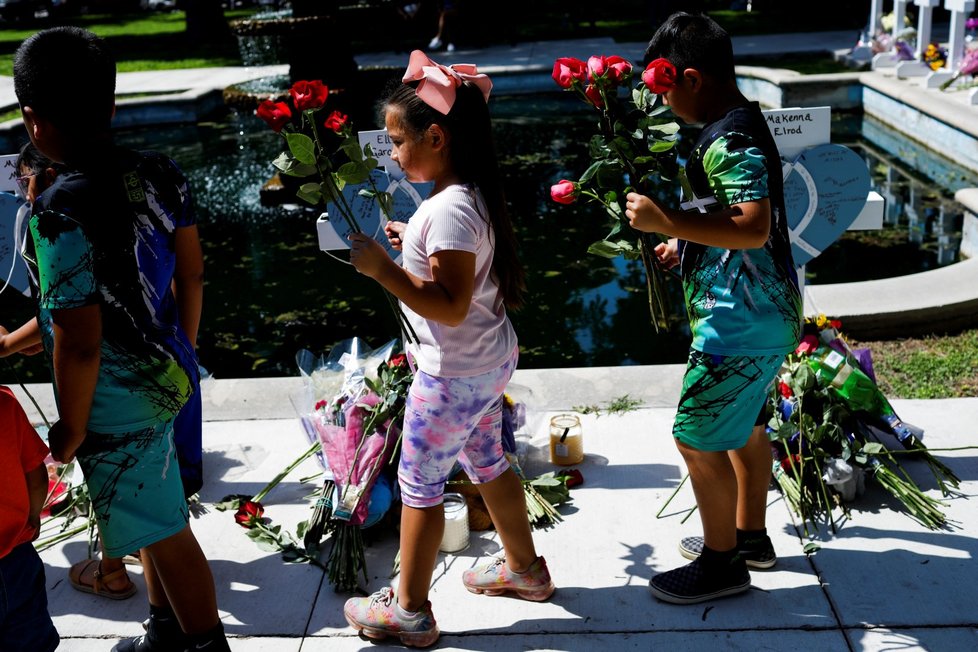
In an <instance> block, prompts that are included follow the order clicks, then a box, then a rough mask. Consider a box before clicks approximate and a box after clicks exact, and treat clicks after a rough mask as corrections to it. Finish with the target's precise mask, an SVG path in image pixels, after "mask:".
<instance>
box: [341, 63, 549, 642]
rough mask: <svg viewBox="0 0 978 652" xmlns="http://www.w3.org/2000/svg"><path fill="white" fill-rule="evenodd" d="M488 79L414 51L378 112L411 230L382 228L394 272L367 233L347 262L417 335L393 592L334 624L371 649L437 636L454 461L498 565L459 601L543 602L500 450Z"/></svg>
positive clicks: (502, 336) (545, 581) (504, 378)
mask: <svg viewBox="0 0 978 652" xmlns="http://www.w3.org/2000/svg"><path fill="white" fill-rule="evenodd" d="M491 88H492V82H491V81H490V80H489V78H488V77H487V76H486V75H484V74H480V73H478V71H477V70H476V69H475V66H471V65H464V64H458V65H455V66H443V65H439V64H437V63H435V62H434V61H431V60H430V59H428V57H427V56H425V54H424V53H423V52H421V51H420V50H415V51H414V52H412V53H411V60H410V63H409V64H408V69H407V72H406V73H405V74H404V77H403V83H402V84H398V85H397V86H396V88H395V89H394V90H393V91H392V92H391V93H390V95H389V96H388V97H387V98H386V99H385V100H384V102H383V109H384V114H385V123H386V126H387V131H388V133H389V135H390V139H391V143H392V144H393V150H392V153H391V156H392V158H393V159H394V161H396V162H397V164H398V165H399V166H400V167H401V169H402V170H403V171H404V174H405V176H406V178H407V179H408V180H410V181H416V182H422V181H431V182H433V183H434V186H433V188H432V191H431V194H430V195H429V196H428V197H427V198H426V199H425V201H424V202H422V204H421V205H420V206H419V207H418V210H417V212H415V214H414V215H413V216H412V217H411V220H410V221H409V222H408V223H407V224H405V223H403V222H390V223H388V226H387V234H388V238H389V240H390V242H391V244H392V245H393V246H394V247H395V248H396V249H398V250H401V251H403V253H404V256H403V267H402V266H401V265H399V264H397V263H395V262H394V261H393V260H392V259H391V258H390V256H389V255H388V254H387V251H386V250H385V249H384V248H383V247H381V246H380V244H379V243H378V242H376V241H375V240H373V239H372V238H370V237H369V236H366V235H364V234H354V235H352V236H351V237H350V239H351V241H352V249H351V254H350V261H351V262H352V263H353V265H354V266H355V267H356V268H357V270H358V271H359V272H361V273H362V274H365V275H367V276H369V277H371V278H373V279H374V280H376V281H377V282H378V283H380V284H381V285H382V286H383V287H384V288H386V289H387V290H388V291H389V292H391V293H392V294H393V295H395V296H396V297H397V298H398V299H400V301H401V304H402V305H403V307H404V312H405V315H406V316H407V319H408V321H409V322H410V324H411V325H412V327H413V328H414V330H415V332H416V333H417V336H418V337H417V341H415V342H413V343H411V344H410V346H409V349H408V352H409V356H410V359H411V360H412V361H413V363H414V364H416V365H417V371H416V372H415V374H414V377H413V380H412V383H411V390H410V392H409V395H408V398H407V403H406V405H405V411H404V432H403V437H402V448H401V457H400V464H399V467H398V472H397V478H398V483H399V485H400V488H401V500H402V503H403V509H402V510H401V553H400V554H401V561H400V567H401V571H400V581H399V582H398V585H397V591H396V592H395V591H394V589H393V588H391V587H384V588H383V589H381V590H380V591H378V592H377V593H374V594H373V595H372V596H370V597H367V598H351V599H350V600H348V601H347V602H346V605H345V607H344V615H345V616H346V619H347V622H349V623H350V625H351V626H352V627H354V628H355V629H357V630H358V631H362V632H363V633H364V634H365V635H367V636H369V637H373V638H384V637H386V636H396V637H397V638H399V639H400V640H401V642H402V643H404V644H405V645H409V646H413V647H427V646H429V645H433V644H434V643H435V642H436V641H437V640H438V636H439V631H438V625H437V624H436V622H435V618H434V615H433V614H432V611H431V603H430V602H429V601H428V590H429V587H430V585H431V576H432V572H433V570H434V566H435V560H436V559H437V555H438V547H439V544H440V543H441V539H442V534H443V532H444V528H445V514H444V506H443V499H444V491H445V483H446V481H447V480H448V479H449V476H450V474H451V472H452V469H453V467H454V466H455V461H456V460H458V461H459V463H460V464H461V465H462V467H463V468H464V469H465V472H466V474H467V475H468V476H469V477H470V478H471V479H472V481H473V482H474V483H475V484H476V486H477V488H478V489H479V493H480V494H481V496H482V498H483V500H484V501H485V503H486V505H487V507H488V508H489V513H490V514H491V516H492V521H493V523H494V524H495V526H496V530H497V531H498V532H499V536H500V538H501V539H502V543H503V550H504V551H505V556H504V557H501V558H498V559H496V560H494V561H492V562H491V563H489V564H485V565H481V566H477V567H475V568H473V569H470V570H468V571H466V572H465V573H464V574H463V576H462V582H463V584H464V585H465V588H467V589H468V590H469V591H471V592H473V593H482V594H486V595H499V594H502V593H515V594H516V595H518V596H519V597H521V598H523V599H526V600H534V601H541V600H546V599H548V598H549V597H550V596H551V594H553V592H554V584H553V582H552V581H551V579H550V572H549V570H548V569H547V563H546V561H545V560H544V558H543V557H541V556H538V555H537V553H536V549H535V548H534V544H533V536H532V533H531V531H530V523H529V520H528V518H527V513H526V501H525V498H524V492H523V486H522V483H521V482H520V479H519V477H518V476H517V475H516V473H515V472H514V470H513V469H512V467H511V466H510V465H509V462H508V460H507V458H506V455H505V453H504V451H503V441H502V438H503V434H502V430H503V426H502V406H503V391H504V390H505V388H506V384H507V383H508V382H509V380H510V378H511V377H512V374H513V371H514V370H515V368H516V363H517V358H518V356H519V347H518V342H517V337H516V332H515V331H514V330H513V326H512V323H511V322H510V320H509V317H508V315H507V308H508V307H514V306H518V305H519V303H520V299H521V296H522V293H523V288H524V285H523V268H522V265H521V264H520V261H519V259H518V258H517V255H516V254H517V250H516V241H515V238H514V235H513V228H512V224H511V223H510V220H509V216H508V215H507V213H506V205H505V201H504V197H503V192H502V186H501V180H500V176H499V168H498V164H497V162H496V157H495V151H494V147H493V141H492V123H491V119H490V115H489V108H488V104H487V102H488V99H489V91H490V89H491Z"/></svg>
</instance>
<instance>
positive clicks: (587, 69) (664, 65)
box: [550, 56, 679, 331]
mask: <svg viewBox="0 0 978 652" xmlns="http://www.w3.org/2000/svg"><path fill="white" fill-rule="evenodd" d="M633 77H634V70H633V67H632V64H631V63H629V62H628V61H626V60H625V59H623V58H622V57H619V56H593V57H591V58H589V59H588V60H587V62H584V61H581V60H579V59H574V58H571V57H561V58H560V59H557V61H556V62H555V63H554V69H553V79H554V81H555V82H557V85H558V86H560V87H561V88H563V89H565V90H567V91H570V92H573V93H575V94H577V95H578V96H579V97H580V98H581V99H582V100H583V101H584V102H586V103H587V104H589V105H591V106H593V107H594V108H595V109H596V110H597V111H598V112H599V113H600V118H599V121H598V133H597V134H595V135H594V136H592V138H591V141H590V143H589V151H590V155H591V159H592V161H593V162H592V164H591V165H590V166H589V167H588V169H587V170H585V171H584V173H583V174H582V175H581V177H580V178H579V179H578V180H576V181H573V180H567V179H562V180H560V181H559V182H558V183H557V184H555V185H553V186H552V187H551V190H550V196H551V198H552V199H553V200H554V201H555V202H557V203H559V204H573V203H574V202H576V201H578V200H580V199H581V198H585V199H586V200H588V201H594V202H598V203H599V204H601V205H602V206H603V207H604V209H605V212H606V213H607V214H608V216H609V217H610V218H611V230H610V231H609V233H608V235H606V236H605V237H604V238H603V239H601V240H599V241H597V242H595V243H593V244H591V245H590V247H588V252H589V253H591V254H595V255H597V256H603V257H605V258H616V257H618V256H624V257H625V258H627V259H630V260H641V261H642V263H643V264H644V266H645V271H646V279H647V287H648V293H649V309H650V312H651V315H652V323H653V325H654V326H655V329H656V331H659V329H660V328H668V326H669V320H670V317H671V310H670V309H669V307H668V306H669V304H668V300H667V295H666V292H665V288H664V283H665V280H664V279H665V275H664V270H663V269H662V267H661V266H660V265H659V262H658V260H657V259H656V257H655V254H654V248H655V245H656V244H658V242H659V241H660V239H659V238H656V237H654V236H653V235H652V234H648V233H642V232H639V231H636V230H635V229H633V228H632V227H631V225H630V224H629V223H628V220H627V219H626V218H625V206H624V204H625V196H626V195H627V194H628V193H629V192H630V191H631V190H632V189H634V190H636V191H637V192H640V193H643V194H650V193H651V192H652V185H653V183H654V182H655V181H657V180H658V179H660V178H663V179H677V178H678V177H679V166H678V164H677V161H676V152H675V145H676V142H677V141H678V139H679V125H678V123H676V122H675V121H674V120H673V119H672V117H671V115H670V113H669V107H667V106H665V105H663V104H662V102H661V101H660V99H659V96H660V95H661V94H662V93H664V92H665V91H666V90H668V89H669V88H671V87H672V86H673V85H674V84H675V79H676V70H675V68H674V67H673V66H672V64H670V63H669V62H668V61H666V60H665V59H658V60H656V61H653V62H652V63H651V64H649V66H648V67H647V68H646V69H645V71H644V72H643V74H642V75H641V82H640V83H639V84H638V85H637V86H636V87H635V88H633V89H631V92H627V89H628V88H629V86H630V84H631V82H632V79H633Z"/></svg>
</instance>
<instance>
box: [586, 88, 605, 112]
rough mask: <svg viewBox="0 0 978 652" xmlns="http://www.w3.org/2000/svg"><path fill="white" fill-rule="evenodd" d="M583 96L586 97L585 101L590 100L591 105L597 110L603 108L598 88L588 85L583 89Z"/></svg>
mask: <svg viewBox="0 0 978 652" xmlns="http://www.w3.org/2000/svg"><path fill="white" fill-rule="evenodd" d="M584 94H585V95H587V99H589V100H591V104H593V105H594V106H596V107H598V108H599V109H603V108H604V98H603V97H601V89H600V88H598V87H597V86H595V85H594V84H588V86H587V88H585V89H584Z"/></svg>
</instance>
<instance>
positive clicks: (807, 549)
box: [802, 541, 822, 555]
mask: <svg viewBox="0 0 978 652" xmlns="http://www.w3.org/2000/svg"><path fill="white" fill-rule="evenodd" d="M821 549H822V546H820V545H818V544H817V543H815V542H814V541H809V542H808V543H806V544H805V545H804V546H803V547H802V551H803V552H804V553H805V554H806V555H811V554H812V553H816V552H818V551H819V550H821Z"/></svg>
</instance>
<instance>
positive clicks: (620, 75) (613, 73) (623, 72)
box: [604, 55, 632, 84]
mask: <svg viewBox="0 0 978 652" xmlns="http://www.w3.org/2000/svg"><path fill="white" fill-rule="evenodd" d="M604 63H605V66H607V68H608V79H610V80H611V81H613V82H614V83H615V84H620V83H621V82H623V81H624V80H625V79H627V78H628V76H629V75H630V74H632V64H630V63H629V62H628V61H625V59H623V58H621V57H619V56H617V55H614V56H610V57H608V58H607V59H605V61H604Z"/></svg>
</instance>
